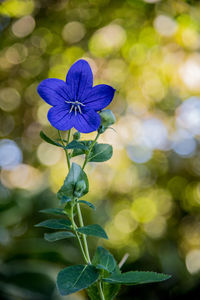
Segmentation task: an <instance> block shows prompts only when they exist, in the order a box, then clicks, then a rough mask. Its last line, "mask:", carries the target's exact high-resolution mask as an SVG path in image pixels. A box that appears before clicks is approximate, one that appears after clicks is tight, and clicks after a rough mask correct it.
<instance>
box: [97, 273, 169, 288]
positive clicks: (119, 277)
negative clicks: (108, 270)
mask: <svg viewBox="0 0 200 300" xmlns="http://www.w3.org/2000/svg"><path fill="white" fill-rule="evenodd" d="M170 277H171V276H170V275H166V274H162V273H156V272H143V271H130V272H127V273H121V274H117V273H114V274H112V275H111V276H110V277H107V278H104V279H103V281H105V282H108V283H111V284H124V285H138V284H145V283H153V282H161V281H164V280H167V279H169V278H170Z"/></svg>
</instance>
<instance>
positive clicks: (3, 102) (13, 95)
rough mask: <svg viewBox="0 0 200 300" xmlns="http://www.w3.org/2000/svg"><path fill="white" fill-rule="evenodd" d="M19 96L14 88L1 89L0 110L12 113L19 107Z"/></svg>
mask: <svg viewBox="0 0 200 300" xmlns="http://www.w3.org/2000/svg"><path fill="white" fill-rule="evenodd" d="M20 100H21V97H20V94H19V93H18V91H17V90H16V89H14V88H10V87H8V88H3V89H1V91H0V108H1V109H2V110H4V111H8V112H10V111H13V110H15V109H16V108H17V107H18V106H19V105H20Z"/></svg>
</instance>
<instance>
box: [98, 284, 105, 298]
mask: <svg viewBox="0 0 200 300" xmlns="http://www.w3.org/2000/svg"><path fill="white" fill-rule="evenodd" d="M97 287H98V290H99V295H100V299H101V300H105V297H104V294H103V289H102V285H101V281H100V280H99V281H98V282H97Z"/></svg>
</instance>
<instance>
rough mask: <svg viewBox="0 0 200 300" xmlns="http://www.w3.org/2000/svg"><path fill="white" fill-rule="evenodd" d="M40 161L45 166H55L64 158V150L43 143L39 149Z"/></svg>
mask: <svg viewBox="0 0 200 300" xmlns="http://www.w3.org/2000/svg"><path fill="white" fill-rule="evenodd" d="M37 156H38V158H39V161H40V162H41V163H42V164H43V165H45V166H53V165H55V164H56V163H58V162H59V160H60V159H61V158H62V157H63V156H62V150H61V149H60V148H58V147H55V146H53V145H50V144H47V143H45V142H42V143H41V144H40V145H39V147H38V149H37Z"/></svg>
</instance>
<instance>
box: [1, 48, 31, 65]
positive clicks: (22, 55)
mask: <svg viewBox="0 0 200 300" xmlns="http://www.w3.org/2000/svg"><path fill="white" fill-rule="evenodd" d="M27 55H28V50H27V48H26V47H25V46H24V45H22V44H19V43H17V44H14V45H13V46H11V47H10V48H8V49H7V51H6V58H7V60H8V61H9V62H10V63H12V64H14V65H17V64H20V63H22V62H23V61H24V60H25V59H26V57H27Z"/></svg>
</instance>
